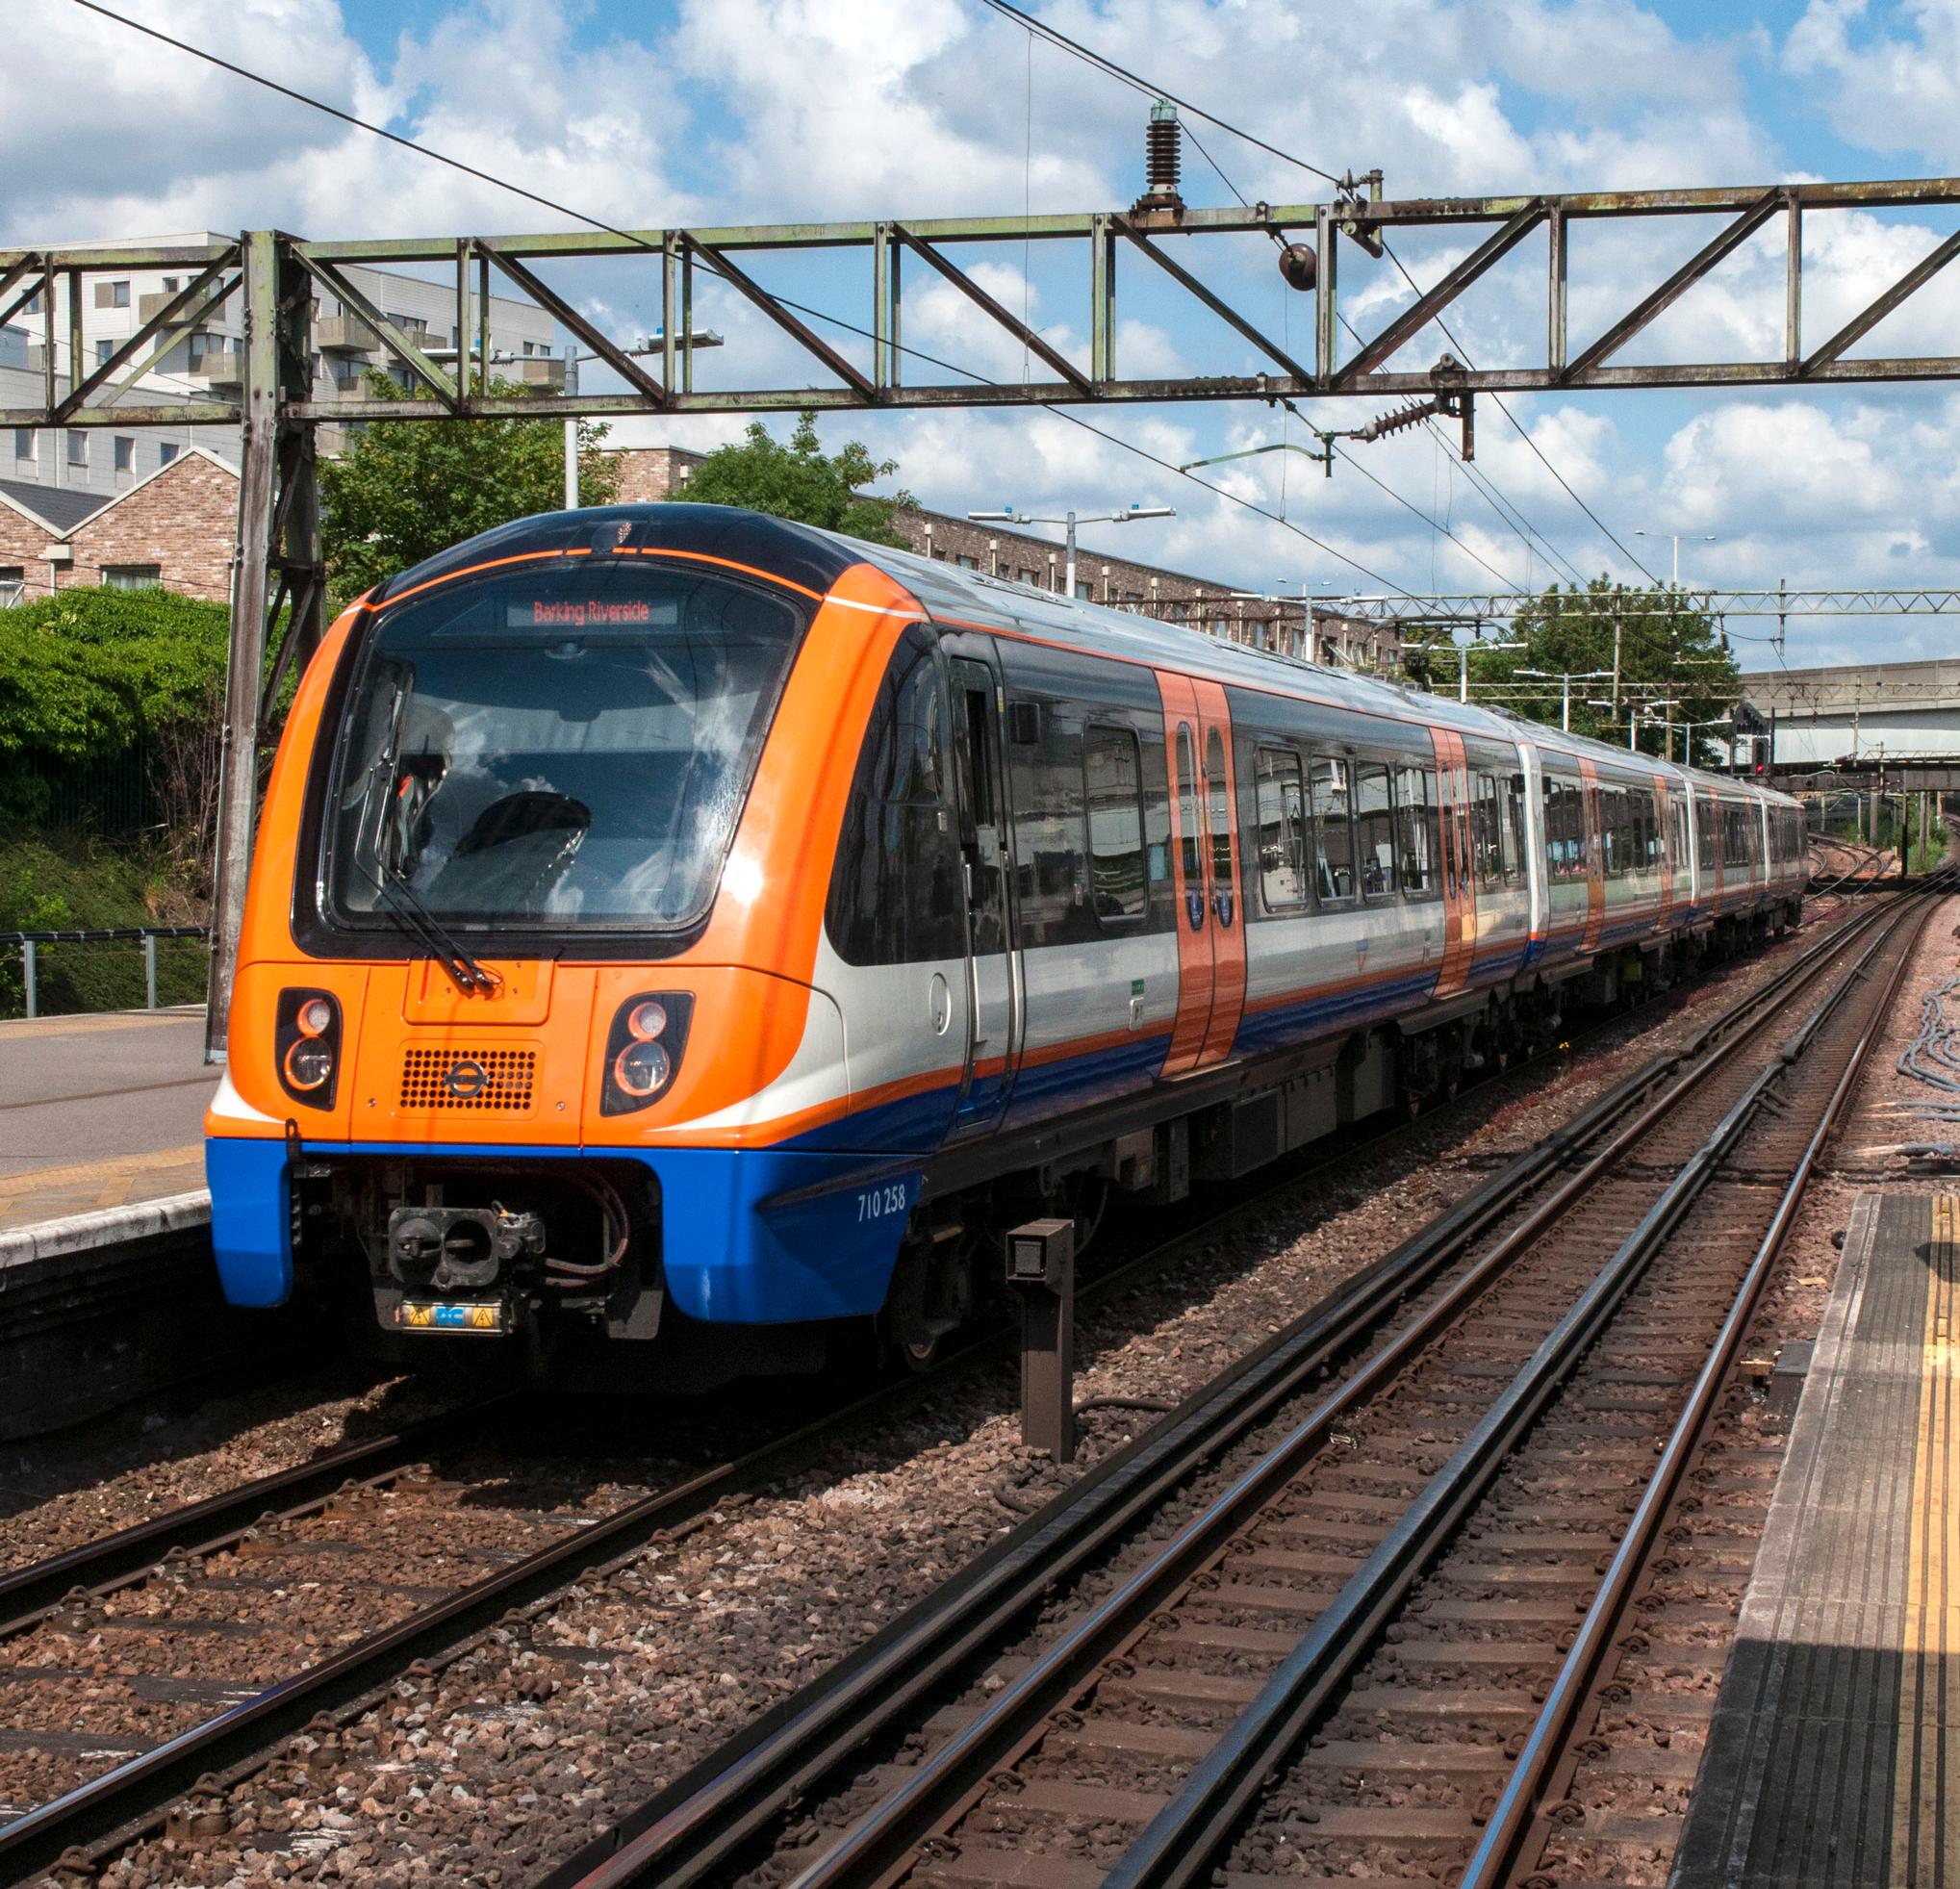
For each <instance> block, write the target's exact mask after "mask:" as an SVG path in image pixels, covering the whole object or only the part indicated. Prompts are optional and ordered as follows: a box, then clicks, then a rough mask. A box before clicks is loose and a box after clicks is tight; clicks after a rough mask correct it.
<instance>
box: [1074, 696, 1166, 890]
mask: <svg viewBox="0 0 1960 1889" xmlns="http://www.w3.org/2000/svg"><path fill="white" fill-rule="evenodd" d="M1082 775H1083V778H1084V779H1086V780H1087V782H1088V808H1089V888H1090V896H1091V899H1092V901H1093V903H1094V905H1095V908H1096V916H1097V918H1099V919H1100V920H1102V921H1103V922H1104V923H1105V924H1109V923H1117V924H1122V923H1127V922H1128V921H1130V920H1132V919H1139V918H1141V917H1142V916H1143V913H1144V907H1145V906H1147V905H1148V903H1149V898H1150V881H1149V878H1148V875H1147V873H1146V870H1145V862H1144V854H1143V797H1142V788H1143V761H1142V757H1141V756H1140V754H1139V753H1138V752H1137V746H1136V736H1135V734H1134V733H1133V731H1132V730H1131V729H1129V728H1090V729H1089V730H1088V731H1087V732H1086V733H1085V734H1084V735H1083V737H1082Z"/></svg>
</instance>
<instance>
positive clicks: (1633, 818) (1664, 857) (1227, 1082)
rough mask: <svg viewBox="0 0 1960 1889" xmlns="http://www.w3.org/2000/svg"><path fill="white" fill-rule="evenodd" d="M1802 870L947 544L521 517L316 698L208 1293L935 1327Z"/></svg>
mask: <svg viewBox="0 0 1960 1889" xmlns="http://www.w3.org/2000/svg"><path fill="white" fill-rule="evenodd" d="M1801 851H1802V836H1801V830H1800V826H1799V825H1798V823H1797V819H1796V815H1795V804H1794V803H1790V802H1788V801H1785V800H1784V799H1782V798H1781V797H1780V796H1775V795H1772V794H1768V793H1765V792H1764V791H1763V790H1761V789H1758V788H1756V787H1754V786H1752V785H1750V784H1748V783H1745V782H1738V781H1728V780H1717V779H1713V778H1711V777H1708V776H1703V775H1698V774H1694V773H1693V772H1692V771H1689V770H1686V769H1683V768H1678V767H1673V766H1670V765H1667V764H1666V763H1662V762H1657V761H1654V760H1652V759H1651V758H1649V757H1644V756H1640V755H1634V754H1628V753H1620V752H1618V751H1615V750H1612V749H1607V748H1602V747H1600V746H1598V745H1596V744H1592V743H1589V742H1585V741H1582V740H1578V739H1575V738H1572V737H1568V736H1565V735H1560V734H1556V733H1553V732H1551V731H1548V730H1545V729H1541V728H1535V727H1532V726H1531V725H1528V724H1526V723H1523V722H1520V721H1517V720H1515V718H1512V717H1509V716H1505V715H1501V714H1495V713H1491V712H1488V711H1485V710H1483V709H1479V708H1476V707H1471V706H1464V705H1460V704H1457V703H1455V702H1444V701H1439V700H1438V699H1436V698H1434V697H1429V696H1423V695H1418V694H1415V693H1413V692H1411V691H1408V690H1405V689H1402V688H1400V687H1397V686H1395V685H1392V684H1388V683H1384V682H1379V681H1374V680H1371V679H1368V678H1365V677H1362V676H1356V675H1352V674H1348V673H1340V672H1334V671H1330V670H1326V669H1321V668H1317V667H1314V666H1312V665H1309V664H1306V663H1301V662H1296V661H1292V660H1290V659H1286V658H1282V657H1279V656H1276V655H1272V654H1268V653H1264V652H1260V651H1252V650H1245V649H1241V648H1235V647H1233V646H1230V645H1226V644H1222V643H1219V642H1216V641H1214V640H1213V639H1210V638H1208V637H1206V636H1204V635H1202V634H1200V633H1197V632H1195V631H1191V630H1188V629H1184V628H1182V627H1179V626H1177V625H1158V624H1153V623H1150V622H1147V621H1144V620H1142V619H1139V618H1136V617H1133V616H1129V615H1125V614H1123V613H1120V612H1114V611H1109V610H1105V609H1099V608H1097V607H1095V606H1093V605H1089V604H1084V603H1080V602H1077V601H1075V600H1067V599H1061V598H1056V597H1054V596H1052V595H1049V594H1047V593H1045V592H1040V591H1036V590H1033V589H1031V588H1027V587H1024V586H1021V585H1018V584H1013V583H1009V582H1005V581H1003V580H999V579H995V578H991V577H988V576H985V575H982V574H979V573H976V572H972V571H967V570H963V569H959V568H957V567H954V566H950V565H947V564H944V563H940V562H935V561H931V560H927V559H921V558H916V557H912V556H910V555H908V554H905V553H903V552H897V551H887V550H884V549H877V548H873V547H869V546H864V545H860V544H857V543H855V542H853V541H851V540H847V539H842V538H837V537H833V536H830V535H828V534H825V533H821V532H817V531H813V530H810V529H807V528H805V527H802V526H799V525H794V524H788V523H782V522H780V521H776V520H772V519H766V518H761V517H758V516H755V515H752V514H748V513H742V512H734V511H729V510H726V509H723V508H716V507H705V506H693V505H680V504H676V505H656V506H619V507H609V508H604V509H600V510H591V511H584V512H574V513H562V514H554V515H551V516H548V517H544V518H539V519H531V520H525V521H522V522H521V523H517V524H514V525H511V526H507V527H504V528H503V529H501V530H498V531H495V532H491V533H488V534H485V535H484V536H483V537H481V538H478V539H475V540H472V541H471V543H469V544H467V545H464V546H461V547H458V548H457V549H454V550H452V551H450V552H447V553H445V554H444V555H443V556H441V557H438V558H436V559H433V560H430V561H429V562H428V563H426V564H424V565H422V566H420V567H418V568H417V569H416V570H414V571H410V572H407V573H405V574H402V575H401V576H399V577H397V578H395V579H394V580H392V581H391V582H389V583H388V584H385V585H383V586H382V587H381V588H380V589H379V590H378V591H377V592H375V593H374V594H372V595H370V596H369V597H368V598H366V599H364V600H362V602H361V603H359V604H358V605H356V606H355V607H354V608H353V609H352V610H350V611H349V612H348V613H347V614H346V615H345V616H344V618H343V619H342V620H341V621H340V622H339V623H338V624H337V625H335V626H334V628H333V630H332V632H331V633H330V635H329V636H328V638H327V639H326V641H325V643H324V645H323V646H322V648H321V650H320V651H319V652H318V655H317V657H316V658H315V660H314V662H313V663H312V665H311V666H310V667H309V669H308V672H307V674H306V676H305V677H304V679H303V681H302V684H301V686H300V689H299V692H298V695H297V697H296V699H295V702H294V704H293V711H292V713H291V716H290V718H289V722H288V727H287V729H286V732H285V736H284V738H283V740H282V742H281V745H280V750H279V753H278V756H277V758H276V761H275V764H274V768H273V772H272V776H271V779H270V782H269V785H268V789H267V799H266V805H265V811H264V816H263V820H262V826H261V832H260V837H259V843H258V849H257V855H256V857H255V860H254V864H253V869H252V878H251V884H250V891H249V897H248V901H247V907H248V908H247V915H246V922H245V927H244V931H243V933H242V945H241V953H240V962H239V971H238V976H237V982H236V984H235V988H234V995H233V1011H232V1028H231V1041H230V1051H229V1059H228V1065H227V1072H226V1077H225V1081H224V1083H223V1085H221V1087H220V1090H219V1093H218V1095H217V1097H216V1101H215V1102H214V1104H213V1107H212V1110H211V1114H210V1118H209V1121H208V1125H207V1132H208V1150H209V1154H208V1160H209V1167H210V1173H211V1182H212V1193H213V1233H214V1241H215V1244H216V1250H217V1257H218V1265H219V1271H220V1275H221V1278H222V1281H223V1285H224V1289H225V1292H226V1295H227V1297H229V1298H230V1299H231V1300H232V1301H233V1302H234V1303H238V1304H244V1305H274V1304H278V1303H281V1302H283V1301H284V1300H286V1299H287V1298H288V1297H290V1296H291V1295H292V1293H293V1291H294V1289H295V1284H296V1283H297V1284H299V1285H308V1284H314V1285H318V1286H319V1287H320V1288H322V1289H326V1290H329V1291H331V1292H334V1293H336V1294H338V1295H339V1296H341V1297H342V1299H343V1300H344V1301H346V1302H349V1303H352V1304H353V1305H355V1306H357V1307H358V1314H359V1318H360V1321H361V1323H362V1325H363V1326H364V1327H365V1328H366V1329H367V1330H368V1332H369V1334H370V1335H371V1338H372V1340H373V1341H374V1342H376V1343H377V1344H381V1345H383V1346H385V1347H386V1346H395V1347H401V1346H408V1345H417V1344H428V1343H431V1342H440V1341H441V1340H442V1339H443V1338H445V1337H446V1338H448V1339H450V1340H453V1341H454V1342H455V1343H457V1344H459V1345H461V1344H476V1345H482V1346H484V1347H487V1354H486V1355H487V1356H488V1357H490V1358H491V1359H503V1360H508V1361H509V1363H510V1365H511V1367H512V1368H518V1367H522V1368H525V1369H536V1368H540V1367H542V1366H550V1365H551V1364H553V1363H554V1361H555V1362H556V1363H557V1364H558V1365H559V1366H561V1367H572V1368H576V1369H577V1370H578V1371H580V1372H581V1373H584V1374H587V1375H589V1374H590V1373H591V1371H592V1370H593V1369H594V1368H595V1361H596V1360H603V1361H604V1363H605V1364H606V1365H607V1366H615V1365H617V1366H622V1368H623V1369H624V1372H625V1374H626V1375H627V1376H629V1377H630V1376H633V1375H634V1374H635V1373H639V1381H646V1382H653V1383H657V1382H667V1381H675V1380H674V1378H673V1376H672V1373H673V1371H674V1370H675V1368H677V1366H676V1363H675V1361H676V1360H677V1358H678V1357H679V1355H680V1347H677V1346H676V1344H675V1337H676V1334H684V1335H685V1337H686V1340H687V1344H688V1346H690V1347H693V1348H694V1349H695V1351H697V1352H698V1354H699V1355H700V1356H702V1357H705V1358H709V1359H710V1360H712V1359H715V1358H719V1359H721V1360H723V1361H724V1364H723V1365H722V1366H716V1365H714V1364H712V1363H711V1364H710V1365H709V1366H707V1367H706V1370H707V1374H709V1375H712V1374H713V1372H714V1370H715V1369H717V1368H724V1367H732V1366H733V1364H736V1363H739V1364H740V1365H742V1366H755V1365H758V1364H760V1365H772V1364H774V1365H787V1364H795V1363H798V1362H802V1361H804V1360H806V1359H807V1358H809V1357H810V1356H812V1355H814V1348H815V1340H816V1338H817V1335H818V1334H819V1332H820V1327H821V1325H822V1323H823V1321H827V1320H833V1319H843V1318H860V1317H868V1316H878V1317H880V1318H881V1319H882V1321H883V1323H884V1326H885V1329H886V1330H887V1331H888V1332H889V1334H890V1335H891V1337H892V1338H893V1340H895V1341H896V1342H897V1343H898V1344H899V1345H901V1346H902V1347H903V1348H904V1349H905V1350H906V1351H907V1352H908V1353H910V1354H911V1355H913V1356H915V1357H920V1358H923V1357H928V1356H929V1355H930V1353H931V1351H932V1349H933V1347H934V1345H935V1344H936V1343H937V1342H938V1341H939V1340H940V1339H941V1338H943V1336H944V1335H945V1334H946V1333H948V1332H949V1331H951V1330H953V1329H954V1328H955V1327H956V1325H957V1324H958V1323H959V1322H960V1321H961V1320H962V1319H963V1317H964V1316H965V1315H967V1312H968V1310H969V1308H970V1305H971V1302H972V1299H973V1297H974V1294H975V1291H976V1289H977V1288H978V1286H979V1284H980V1280H981V1279H982V1277H983V1276H984V1275H985V1273H986V1272H987V1270H988V1269H989V1267H990V1264H991V1261H992V1256H993V1254H994V1253H995V1252H996V1251H997V1238H998V1234H999V1232H1000V1230H1001V1229H1002V1228H1003V1227H1005V1225H1008V1224H1012V1223H1013V1221H1014V1220H1016V1219H1019V1218H1025V1217H1027V1216H1028V1215H1029V1213H1032V1212H1035V1211H1039V1210H1041V1209H1044V1208H1046V1209H1049V1210H1056V1211H1062V1212H1066V1213H1084V1214H1088V1213H1091V1212H1092V1211H1093V1208H1094V1203H1095V1202H1096V1201H1097V1200H1098V1199H1100V1198H1101V1197H1102V1194H1103V1190H1105V1189H1107V1188H1114V1189H1120V1190H1127V1191H1130V1192H1133V1193H1137V1194H1142V1195H1145V1196H1147V1197H1149V1198H1153V1199H1157V1200H1163V1201H1168V1200H1172V1199H1175V1198H1177V1197H1179V1196H1180V1195H1181V1194H1182V1193H1184V1191H1186V1190H1187V1189H1188V1188H1189V1187H1190V1186H1191V1185H1192V1183H1193V1182H1194V1181H1202V1180H1205V1179H1224V1180H1230V1179H1234V1178H1236V1177H1237V1176H1239V1175H1241V1174H1244V1173H1246V1172H1248V1171H1250V1170H1251V1169H1253V1168H1255V1167H1257V1166H1259V1165H1260V1164H1261V1163H1263V1162H1265V1161H1271V1160H1273V1159H1275V1158H1276V1157H1277V1156H1279V1155H1280V1154H1283V1153H1285V1152H1286V1151H1287V1150H1289V1149H1293V1148H1297V1147H1299V1146H1302V1145H1304V1144H1305V1143H1307V1142H1309V1141H1311V1140H1312V1139H1314V1138H1316V1137H1317V1136H1321V1135H1324V1134H1326V1133H1328V1132H1330V1131H1332V1130H1333V1129H1335V1128H1336V1127H1338V1126H1340V1125H1342V1124H1344V1123H1347V1122H1350V1121H1353V1120H1356V1119H1359V1118H1361V1117H1362V1116H1365V1115H1367V1114H1370V1113H1373V1112H1375V1111H1377V1110H1382V1109H1385V1108H1390V1107H1394V1106H1397V1105H1408V1106H1413V1105H1415V1104H1417V1103H1419V1102H1420V1100H1421V1099H1422V1098H1424V1097H1426V1096H1430V1095H1434V1094H1437V1093H1438V1092H1443V1091H1446V1090H1447V1089H1449V1088H1450V1087H1451V1086H1452V1085H1454V1084H1455V1083H1456V1082H1457V1081H1458V1080H1459V1079H1460V1077H1461V1076H1462V1074H1463V1073H1464V1071H1465V1070H1467V1069H1471V1068H1475V1067H1477V1066H1479V1065H1481V1064H1483V1063H1485V1062H1487V1061H1489V1059H1492V1058H1502V1057H1505V1056H1508V1055H1510V1054H1511V1053H1513V1052H1514V1051H1515V1050H1516V1049H1519V1048H1521V1047H1524V1046H1526V1045H1527V1044H1529V1043H1531V1042H1533V1041H1534V1040H1538V1039H1542V1038H1544V1037H1546V1036H1548V1035H1549V1034H1551V1033H1554V1032H1556V1031H1557V1029H1558V1028H1559V1025H1560V1021H1561V1016H1562V1012H1563V1009H1564V1008H1565V1005H1566V1004H1567V1003H1569V1002H1570V1001H1572V1000H1573V999H1574V997H1575V996H1577V997H1584V998H1590V999H1593V1000H1598V999H1604V998H1610V997H1612V996H1614V995H1616V994H1618V993H1620V992H1622V991H1626V990H1630V989H1633V988H1636V987H1640V986H1642V985H1648V984H1652V983H1656V982H1665V981H1666V980H1667V979H1670V978H1672V977H1674V976H1676V975H1678V974H1679V973H1680V972H1681V971H1682V970H1683V969H1684V968H1685V967H1687V966H1688V965H1690V964H1692V963H1693V962H1694V961H1695V960H1696V959H1697V958H1698V957H1700V956H1701V955H1703V954H1705V953H1706V952H1707V951H1709V950H1711V949H1725V948H1728V947H1730V946H1732V945H1733V944H1735V943H1736V942H1739V941H1740V940H1742V939H1744V938H1745V937H1746V936H1748V935H1751V934H1753V933H1755V932H1762V931H1765V930H1769V929H1778V928H1781V927H1782V926H1783V925H1785V924H1788V923H1790V922H1793V921H1794V920H1795V918H1796V916H1797V913H1798V906H1799V901H1800V896H1801V884H1802V860H1801ZM649 1341H650V1342H649ZM568 1360H576V1361H579V1362H577V1363H576V1364H575V1366H567V1361H568ZM730 1361H732V1362H730Z"/></svg>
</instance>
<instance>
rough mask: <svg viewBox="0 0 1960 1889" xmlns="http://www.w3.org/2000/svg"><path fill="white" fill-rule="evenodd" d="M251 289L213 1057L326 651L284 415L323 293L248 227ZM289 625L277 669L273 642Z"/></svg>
mask: <svg viewBox="0 0 1960 1889" xmlns="http://www.w3.org/2000/svg"><path fill="white" fill-rule="evenodd" d="M241 261H242V268H243V292H244V331H245V332H244V340H245V364H244V393H243V414H244V418H243V421H242V440H241V447H242V451H241V455H240V458H241V464H240V469H239V529H238V552H237V555H236V557H235V558H234V560H233V566H232V569H233V577H232V600H231V650H230V656H229V660H228V662H227V665H226V671H225V696H224V727H223V731H222V746H221V749H220V752H219V755H218V791H217V847H216V865H215V868H214V884H213V887H212V899H211V982H210V991H209V1001H208V1007H207V1009H206V1015H205V1029H204V1054H205V1059H206V1060H207V1061H216V1060H218V1059H221V1058H222V1056H223V1054H224V1040H225V1031H226V1028H227V1026H228V1024H229V1022H230V1016H231V986H232V976H233V973H234V972H235V971H236V969H237V967H238V948H239V930H240V927H241V925H242V921H243V917H244V907H245V880H246V876H247V873H248V871H249V868H250V865H251V857H252V834H253V827H254V823H255V815H256V813H257V809H258V798H259V745H260V736H261V731H262V730H263V728H265V726H266V723H267V720H268V719H269V717H270V715H271V713H272V710H273V708H274V706H275V705H276V702H277V697H278V693H279V690H280V687H281V686H282V684H283V682H284V680H285V678H286V677H287V676H288V675H290V674H297V672H298V670H299V669H300V668H301V667H302V666H303V665H304V664H305V662H306V660H307V659H308V658H309V657H310V656H311V655H312V654H313V652H314V651H315V650H316V649H318V647H319V640H320V635H321V632H322V629H323V628H324V625H325V616H326V569H325V560H324V557H323V554H322V551H321V546H320V528H319V488H318V482H317V480H316V477H315V452H314V428H313V424H312V422H311V421H287V420H284V419H282V417H281V413H282V409H283V407H284V406H285V405H286V404H287V403H288V402H292V401H300V400H305V399H308V398H310V397H311V396H312V393H313V385H312V379H313V376H312V367H311V356H312V343H313V291H312V285H311V282H310V280H309V277H308V273H307V271H306V270H305V269H304V268H302V267H301V266H300V264H299V262H298V261H297V259H296V258H295V257H293V255H292V254H291V252H290V248H289V245H288V244H287V243H285V242H284V241H282V240H281V239H280V238H279V237H277V236H276V235H274V233H273V232H272V231H270V230H252V231H248V232H247V233H246V235H245V237H244V240H243V244H242V256H241ZM282 621H283V624H284V636H283V638H282V639H281V641H280V642H279V645H278V655H277V660H276V661H275V662H274V664H273V666H272V668H271V671H270V672H269V674H268V673H267V666H266V655H267V649H268V647H269V646H270V642H271V638H272V637H273V636H274V635H276V634H277V633H278V631H279V629H280V625H281V624H282Z"/></svg>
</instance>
